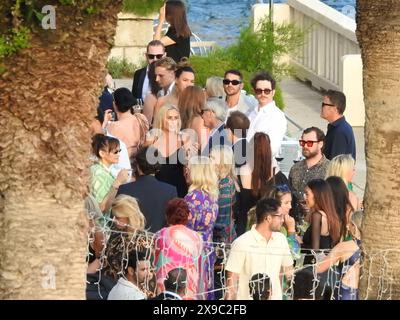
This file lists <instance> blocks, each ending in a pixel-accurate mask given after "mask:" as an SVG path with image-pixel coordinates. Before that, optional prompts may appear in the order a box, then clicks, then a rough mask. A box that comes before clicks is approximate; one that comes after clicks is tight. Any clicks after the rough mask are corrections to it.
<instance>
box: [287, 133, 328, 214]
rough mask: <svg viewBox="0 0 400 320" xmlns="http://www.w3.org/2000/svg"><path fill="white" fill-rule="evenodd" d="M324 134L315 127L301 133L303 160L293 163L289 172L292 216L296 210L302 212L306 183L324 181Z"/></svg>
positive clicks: (326, 163) (325, 165)
mask: <svg viewBox="0 0 400 320" xmlns="http://www.w3.org/2000/svg"><path fill="white" fill-rule="evenodd" d="M324 140H325V134H324V132H323V131H322V130H321V129H319V128H317V127H310V128H307V129H305V130H304V131H303V134H302V135H301V139H300V140H299V145H300V146H301V153H302V154H303V156H304V158H305V159H304V160H301V161H299V162H297V163H295V164H294V165H293V166H292V168H291V169H290V172H289V183H290V185H291V187H292V190H293V195H294V197H293V198H294V199H293V200H294V204H295V205H294V206H293V210H294V214H295V216H296V217H298V214H299V212H298V210H301V211H303V213H304V211H305V210H306V208H303V205H304V189H305V188H306V186H307V183H308V182H309V181H311V180H314V179H325V175H326V171H327V169H328V165H329V160H328V159H326V157H325V156H324V154H323V153H322V149H323V147H324ZM298 205H299V206H298Z"/></svg>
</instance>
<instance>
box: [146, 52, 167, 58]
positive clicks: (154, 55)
mask: <svg viewBox="0 0 400 320" xmlns="http://www.w3.org/2000/svg"><path fill="white" fill-rule="evenodd" d="M163 56H164V54H150V53H148V54H147V57H148V58H149V59H155V58H157V59H161V58H162V57H163Z"/></svg>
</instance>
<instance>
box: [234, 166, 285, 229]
mask: <svg viewBox="0 0 400 320" xmlns="http://www.w3.org/2000/svg"><path fill="white" fill-rule="evenodd" d="M284 184H285V185H287V186H289V180H288V179H287V178H286V176H285V175H284V174H283V173H282V172H281V171H278V173H276V174H275V175H274V177H273V178H272V179H270V180H269V181H268V182H267V189H272V188H273V187H274V186H277V185H284ZM261 196H264V195H260V196H258V197H255V196H254V195H253V193H252V190H251V189H244V188H243V187H242V186H240V194H239V201H238V206H239V208H238V209H237V210H238V212H237V215H236V219H235V220H236V233H237V236H240V235H241V234H243V233H244V232H245V231H246V226H247V213H248V212H249V210H250V209H251V208H252V207H254V206H255V205H256V203H257V201H258V200H260V198H261Z"/></svg>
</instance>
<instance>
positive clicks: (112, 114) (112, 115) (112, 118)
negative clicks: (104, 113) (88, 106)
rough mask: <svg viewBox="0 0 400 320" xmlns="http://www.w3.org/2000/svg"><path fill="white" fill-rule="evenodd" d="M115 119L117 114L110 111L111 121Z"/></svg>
mask: <svg viewBox="0 0 400 320" xmlns="http://www.w3.org/2000/svg"><path fill="white" fill-rule="evenodd" d="M116 120H117V115H116V114H115V112H114V111H113V112H111V121H116Z"/></svg>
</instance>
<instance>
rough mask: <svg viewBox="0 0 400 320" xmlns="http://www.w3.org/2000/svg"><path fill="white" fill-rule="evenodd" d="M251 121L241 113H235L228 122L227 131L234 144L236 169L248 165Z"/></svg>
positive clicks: (232, 113)
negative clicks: (248, 133)
mask: <svg viewBox="0 0 400 320" xmlns="http://www.w3.org/2000/svg"><path fill="white" fill-rule="evenodd" d="M249 127H250V120H249V118H247V116H246V115H245V114H244V113H242V112H240V111H233V112H231V114H230V115H229V117H228V119H227V120H226V125H225V129H226V130H227V131H228V132H227V135H228V139H229V141H230V142H231V143H232V149H233V155H234V158H235V167H236V168H240V167H241V166H242V165H244V164H245V163H246V157H247V151H248V148H249V143H248V142H247V140H246V134H247V130H248V129H249Z"/></svg>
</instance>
